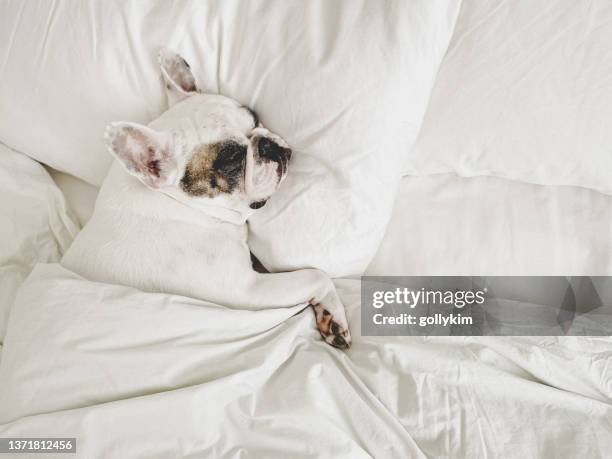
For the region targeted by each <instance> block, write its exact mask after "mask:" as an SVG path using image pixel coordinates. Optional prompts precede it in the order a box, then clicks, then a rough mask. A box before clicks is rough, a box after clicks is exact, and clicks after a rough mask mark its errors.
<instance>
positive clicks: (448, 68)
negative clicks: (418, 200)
mask: <svg viewBox="0 0 612 459" xmlns="http://www.w3.org/2000/svg"><path fill="white" fill-rule="evenodd" d="M611 43H612V2H609V1H607V0H595V1H592V2H576V1H572V0H551V1H548V2H534V1H531V0H517V1H512V2H503V3H502V2H464V3H463V6H462V8H461V13H460V15H459V19H458V21H457V25H456V28H455V33H454V36H453V39H452V40H451V44H450V46H449V49H448V53H447V55H446V57H445V59H444V61H443V63H442V65H441V67H440V72H439V75H438V79H437V80H436V85H435V87H434V90H433V92H432V96H431V101H430V105H429V108H428V110H427V114H426V117H425V120H424V122H423V127H422V130H421V133H420V135H419V139H418V141H417V143H416V144H415V147H414V149H413V150H412V152H411V154H410V157H409V161H408V164H407V167H406V169H405V171H406V173H408V174H412V175H424V174H431V173H440V172H451V171H452V172H456V173H458V174H460V175H463V176H474V175H497V176H502V177H506V178H511V179H515V180H521V181H525V182H531V183H538V184H544V185H578V186H583V187H588V188H592V189H596V190H599V191H602V192H605V193H608V194H612V51H611V48H610V44H611Z"/></svg>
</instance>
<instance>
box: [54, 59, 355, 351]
mask: <svg viewBox="0 0 612 459" xmlns="http://www.w3.org/2000/svg"><path fill="white" fill-rule="evenodd" d="M159 64H160V67H161V74H162V79H163V82H164V85H165V87H166V91H167V96H168V102H169V109H168V110H167V111H166V112H164V113H163V114H162V115H161V116H160V117H159V118H157V119H156V120H154V121H153V122H151V123H150V124H149V125H148V126H144V125H140V124H137V123H130V122H115V123H111V124H110V125H109V126H108V127H107V129H106V132H105V140H106V143H107V146H108V150H109V151H110V153H111V154H112V155H113V156H114V157H115V158H116V161H115V162H114V164H113V166H112V168H111V171H110V172H109V176H108V177H107V179H106V181H105V183H104V185H103V186H102V189H101V191H100V194H99V197H98V201H97V202H96V209H95V212H94V215H93V216H92V218H91V220H90V221H89V222H88V224H87V225H86V226H85V228H83V230H82V232H81V234H79V237H77V239H76V240H75V242H74V244H73V245H72V246H71V248H70V249H69V250H68V252H67V253H66V255H65V256H64V258H63V260H62V265H64V266H65V267H67V268H68V269H71V270H72V271H75V272H77V273H79V274H81V275H83V276H85V277H86V278H89V279H91V280H94V281H102V282H113V283H119V284H123V285H128V286H132V287H136V288H139V289H141V290H145V291H151V292H163V293H173V294H179V295H185V296H189V297H193V298H199V299H203V300H207V301H212V302H215V303H219V304H222V305H226V306H229V307H236V308H247V309H253V310H257V309H261V308H266V307H268V308H274V307H284V306H293V305H296V304H300V303H303V304H310V305H312V307H313V309H314V313H315V321H316V325H317V328H318V330H319V332H320V334H321V336H322V337H323V339H324V340H325V342H327V343H328V344H330V345H332V346H334V347H337V348H341V349H346V348H348V347H349V346H350V343H351V335H350V332H349V328H348V323H347V319H346V315H345V311H344V307H343V305H342V302H341V301H340V298H339V297H338V295H337V293H336V290H335V287H334V285H333V283H332V281H331V280H330V279H329V277H328V276H327V275H326V274H324V273H323V272H321V271H319V270H316V269H302V270H299V271H294V272H285V273H262V272H258V271H256V270H254V269H253V262H252V259H251V254H250V251H249V247H248V245H247V235H248V224H247V219H248V217H249V216H250V215H251V214H252V213H253V212H255V211H257V209H259V208H261V207H262V206H264V205H265V203H266V201H267V200H268V199H269V198H270V196H271V195H272V194H273V193H274V192H275V191H276V190H277V189H278V187H279V185H280V184H281V183H282V182H283V180H284V178H285V177H286V175H287V170H288V166H289V161H290V159H291V149H290V148H289V146H288V145H287V143H286V142H285V141H284V140H283V139H282V138H281V137H280V136H279V135H277V134H274V133H272V132H270V131H269V130H268V129H266V128H265V127H264V126H263V125H262V123H261V122H260V121H259V119H258V118H257V116H256V115H255V113H254V112H253V111H252V110H250V109H249V108H247V107H245V106H243V105H241V104H240V103H238V102H237V101H235V100H233V99H230V98H228V97H224V96H222V95H216V94H205V93H203V92H201V91H199V90H198V87H197V84H196V79H195V77H194V75H193V73H192V71H191V69H190V67H189V65H188V64H187V62H186V61H185V59H183V58H182V57H181V56H179V55H178V54H175V53H173V52H171V51H168V50H162V51H161V52H160V54H159ZM99 228H104V231H100V230H99Z"/></svg>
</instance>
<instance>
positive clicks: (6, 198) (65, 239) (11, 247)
mask: <svg viewBox="0 0 612 459" xmlns="http://www.w3.org/2000/svg"><path fill="white" fill-rule="evenodd" d="M78 230H79V225H78V223H77V221H76V219H75V217H74V215H73V213H72V212H71V211H70V209H69V208H68V205H67V203H66V199H65V197H64V195H63V194H62V192H61V191H60V190H59V189H58V187H57V186H56V185H55V183H54V182H53V180H52V179H51V177H50V176H49V174H48V173H47V171H46V170H45V169H44V167H43V166H41V165H40V164H39V163H37V162H36V161H34V160H32V159H31V158H28V157H27V156H25V155H23V154H21V153H19V152H16V151H14V150H11V149H10V148H8V147H6V146H4V145H2V144H0V345H1V344H2V341H3V337H4V333H5V330H6V326H7V320H8V315H9V311H10V308H11V306H12V304H13V300H14V298H15V294H16V292H17V289H18V288H19V286H20V285H21V283H22V282H23V280H24V279H25V278H26V277H27V276H28V274H29V273H30V271H31V270H32V268H33V267H34V265H35V264H36V263H39V262H43V263H44V262H54V261H59V260H60V259H61V257H62V255H63V254H64V252H65V251H66V250H67V249H68V247H69V246H70V243H71V242H72V240H73V238H74V237H75V235H76V234H77V232H78Z"/></svg>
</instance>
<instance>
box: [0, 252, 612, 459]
mask: <svg viewBox="0 0 612 459" xmlns="http://www.w3.org/2000/svg"><path fill="white" fill-rule="evenodd" d="M337 285H338V287H339V291H340V294H341V296H342V298H343V300H344V302H345V303H346V304H347V307H348V315H349V320H350V322H351V326H352V329H353V336H354V344H353V347H352V348H351V350H350V351H348V352H346V353H345V352H342V351H338V350H336V349H333V348H331V347H330V346H328V345H326V344H325V343H323V342H322V341H321V340H320V339H319V337H318V332H317V331H316V329H315V327H314V321H313V316H312V313H311V311H310V310H309V309H307V310H303V307H302V306H295V307H292V308H283V309H269V310H265V311H259V312H253V311H239V310H231V309H228V308H225V307H223V306H221V305H214V304H209V303H206V302H202V301H197V300H193V299H188V298H184V297H178V296H171V295H162V294H151V293H142V292H139V291H137V290H133V289H130V288H127V287H121V286H116V285H110V284H100V283H94V282H89V281H86V280H84V279H82V278H80V277H79V276H78V275H76V274H74V273H71V272H69V271H67V270H65V269H64V268H62V267H60V266H59V265H56V264H46V265H45V264H42V265H39V266H38V267H37V268H36V269H35V270H34V272H33V273H32V275H31V276H30V277H29V279H28V280H27V281H26V283H25V284H24V288H22V289H21V290H20V293H19V295H18V298H17V301H16V304H15V306H14V309H13V312H12V314H11V319H10V324H9V332H8V334H7V338H6V349H5V352H4V355H3V359H2V362H1V364H0V406H2V411H1V412H0V421H1V422H2V423H4V424H2V426H1V427H0V436H1V437H9V436H12V437H18V436H35V435H41V434H43V433H44V436H49V437H52V436H62V437H77V439H78V440H77V451H78V457H87V458H97V457H100V458H107V457H113V458H115V457H117V458H119V457H125V458H128V457H129V458H169V457H215V458H225V457H227V458H237V457H241V458H246V457H266V458H269V457H278V458H287V457H326V458H327V457H334V458H335V457H345V458H359V457H376V458H406V457H504V458H511V457H517V458H526V457H605V456H606V454H607V452H609V451H610V449H611V448H612V436H611V435H610V432H611V431H612V398H611V394H612V376H611V368H610V362H611V354H612V351H611V350H610V343H609V340H607V339H604V338H601V339H598V338H552V337H543V338H514V339H507V338H488V339H485V338H480V339H478V338H445V339H433V338H430V339H416V338H368V337H361V336H360V334H359V329H360V322H359V321H360V318H359V283H358V282H357V281H351V280H339V281H337ZM50 457H52V456H50Z"/></svg>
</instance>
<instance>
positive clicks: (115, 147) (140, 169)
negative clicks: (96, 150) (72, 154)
mask: <svg viewBox="0 0 612 459" xmlns="http://www.w3.org/2000/svg"><path fill="white" fill-rule="evenodd" d="M104 138H105V140H106V144H107V146H108V149H109V151H110V152H111V153H112V154H113V155H114V156H115V157H116V158H117V159H118V160H119V162H120V163H121V164H123V166H124V167H125V169H126V170H127V171H128V172H129V173H130V174H132V175H133V176H135V177H137V178H139V179H140V180H141V181H142V182H143V183H144V184H145V185H147V186H149V187H151V188H161V187H162V186H164V185H169V184H170V183H172V181H173V180H174V178H175V175H176V172H177V165H176V158H175V156H174V154H173V152H172V136H171V134H169V133H165V132H157V131H154V130H153V129H151V128H148V127H146V126H142V125H140V124H136V123H111V124H109V125H108V126H107V127H106V131H105V133H104Z"/></svg>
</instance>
